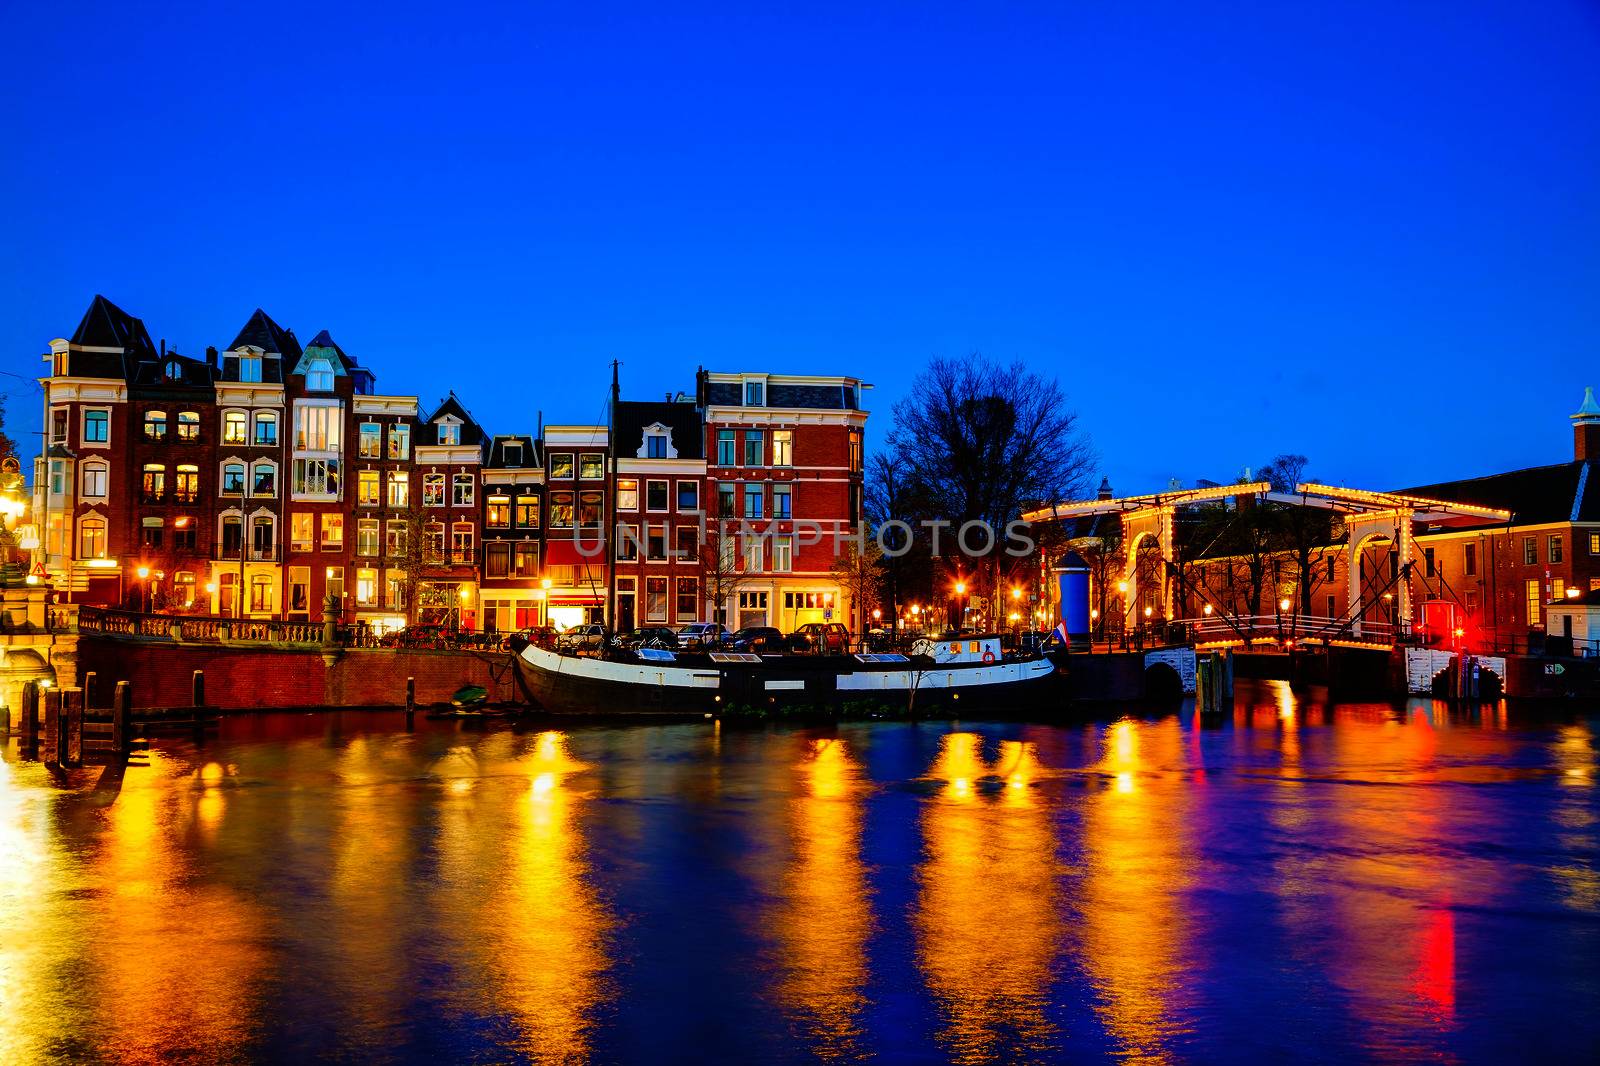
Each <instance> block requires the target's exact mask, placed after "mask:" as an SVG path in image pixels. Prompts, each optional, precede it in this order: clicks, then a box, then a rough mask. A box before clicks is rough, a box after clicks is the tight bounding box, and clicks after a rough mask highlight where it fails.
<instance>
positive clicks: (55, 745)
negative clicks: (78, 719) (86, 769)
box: [41, 688, 62, 766]
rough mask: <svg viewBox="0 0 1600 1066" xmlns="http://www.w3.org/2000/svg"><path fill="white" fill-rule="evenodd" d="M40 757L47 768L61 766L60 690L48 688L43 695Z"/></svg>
mask: <svg viewBox="0 0 1600 1066" xmlns="http://www.w3.org/2000/svg"><path fill="white" fill-rule="evenodd" d="M42 740H43V744H42V747H43V749H44V750H43V752H42V753H41V757H42V758H43V759H44V761H45V764H46V765H49V766H59V765H61V751H62V748H61V690H60V689H58V688H50V689H46V690H45V694H44V735H43V737H42Z"/></svg>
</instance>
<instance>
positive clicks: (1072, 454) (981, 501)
mask: <svg viewBox="0 0 1600 1066" xmlns="http://www.w3.org/2000/svg"><path fill="white" fill-rule="evenodd" d="M889 444H890V446H891V448H892V450H893V452H894V454H895V455H896V456H897V457H898V459H897V462H898V464H899V470H898V471H897V473H898V474H899V475H900V482H901V484H902V485H904V486H906V487H908V488H909V489H912V490H914V491H913V492H912V493H908V495H910V496H912V499H911V500H908V501H907V502H913V503H915V505H916V507H917V510H918V512H919V513H918V514H917V515H916V517H918V518H924V519H933V520H937V521H939V522H943V523H947V525H948V528H947V530H946V531H945V533H944V535H943V536H941V538H940V541H939V544H938V550H937V551H936V552H932V554H933V555H934V556H935V559H934V560H933V563H934V565H932V566H930V567H928V568H927V570H926V571H925V572H926V573H928V574H933V573H935V572H936V571H939V570H941V569H942V570H943V571H944V572H945V578H946V579H947V580H945V581H944V582H943V584H944V585H946V586H948V585H949V584H950V580H948V579H949V578H951V577H952V576H957V577H959V580H961V581H963V582H965V583H967V585H968V587H969V589H970V595H971V596H973V597H981V599H982V600H983V601H984V602H986V603H987V604H988V605H989V612H990V614H991V615H992V616H993V617H994V618H999V617H1003V616H1004V614H1005V607H1004V606H1003V603H1002V600H1003V598H1004V596H1005V589H1006V587H1007V580H1008V575H1007V574H1006V572H1005V571H1006V570H1008V569H1010V567H1011V565H1012V564H1014V563H1015V560H1014V559H1012V558H1011V557H1009V556H1006V555H1005V551H1006V548H1007V538H1006V528H1007V525H1008V524H1009V523H1010V522H1012V521H1014V520H1016V519H1017V518H1019V517H1020V515H1021V514H1022V513H1023V511H1024V510H1027V509H1030V508H1032V507H1037V506H1039V505H1041V504H1049V503H1054V502H1056V501H1059V500H1063V499H1069V498H1072V497H1076V496H1079V495H1081V494H1082V493H1083V492H1084V490H1085V489H1086V488H1087V486H1088V479H1089V475H1090V473H1091V471H1092V469H1093V466H1094V453H1093V451H1092V450H1091V449H1090V447H1089V443H1088V441H1087V440H1086V439H1085V437H1084V436H1083V434H1082V433H1081V432H1080V431H1079V429H1078V418H1077V415H1076V414H1075V413H1074V412H1073V411H1072V410H1071V409H1070V408H1069V407H1068V405H1067V399H1066V395H1065V394H1064V393H1063V392H1062V390H1061V386H1060V385H1059V384H1058V383H1057V382H1056V381H1055V380H1054V379H1053V378H1049V377H1045V376H1042V375H1040V374H1038V373H1036V372H1035V371H1033V370H1031V369H1029V368H1028V366H1027V365H1026V364H1025V363H1022V362H1020V361H1018V362H1012V363H1010V364H1002V363H999V362H996V361H994V360H991V359H986V358H984V357H982V356H977V355H974V356H972V357H970V358H967V359H949V358H938V359H935V360H933V362H931V363H930V364H929V365H928V367H927V369H926V370H924V371H923V372H922V373H921V374H920V375H918V376H917V379H916V380H915V381H914V382H913V383H912V387H911V392H910V394H909V395H907V396H906V398H905V399H903V400H901V401H900V402H899V403H898V404H896V405H895V408H894V429H893V430H892V431H891V432H890V434H889ZM904 517H908V518H909V517H910V516H904ZM970 523H981V524H982V525H984V526H987V531H986V532H980V531H974V534H973V536H972V537H971V538H967V539H963V536H962V531H963V530H964V529H967V528H969V524H970ZM931 547H932V545H931V544H930V549H931ZM952 557H953V561H951V562H948V563H945V562H941V560H952ZM1002 560H1004V565H1003V563H1002ZM949 595H950V591H949V589H948V588H940V589H932V588H930V590H929V598H930V599H940V598H944V597H947V596H949ZM955 621H956V624H959V623H960V618H959V617H957V618H956V619H955Z"/></svg>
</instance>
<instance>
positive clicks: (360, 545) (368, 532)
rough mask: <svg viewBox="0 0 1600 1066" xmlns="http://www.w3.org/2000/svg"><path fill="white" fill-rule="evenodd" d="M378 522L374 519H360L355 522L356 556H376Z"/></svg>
mask: <svg viewBox="0 0 1600 1066" xmlns="http://www.w3.org/2000/svg"><path fill="white" fill-rule="evenodd" d="M378 536H379V529H378V520H377V519H376V518H362V519H360V520H358V521H357V522H356V554H357V555H377V554H378Z"/></svg>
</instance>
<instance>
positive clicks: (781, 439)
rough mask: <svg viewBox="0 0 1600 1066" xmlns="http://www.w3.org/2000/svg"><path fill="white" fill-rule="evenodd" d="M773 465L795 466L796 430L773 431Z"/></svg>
mask: <svg viewBox="0 0 1600 1066" xmlns="http://www.w3.org/2000/svg"><path fill="white" fill-rule="evenodd" d="M772 465H773V466H793V465H794V430H792V429H775V430H773V431H772Z"/></svg>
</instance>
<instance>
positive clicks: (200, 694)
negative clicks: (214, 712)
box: [189, 670, 206, 707]
mask: <svg viewBox="0 0 1600 1066" xmlns="http://www.w3.org/2000/svg"><path fill="white" fill-rule="evenodd" d="M189 702H190V703H192V704H193V705H194V706H196V707H204V706H205V705H206V672H205V671H204V670H196V671H195V672H194V677H193V678H192V679H190V682H189Z"/></svg>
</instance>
